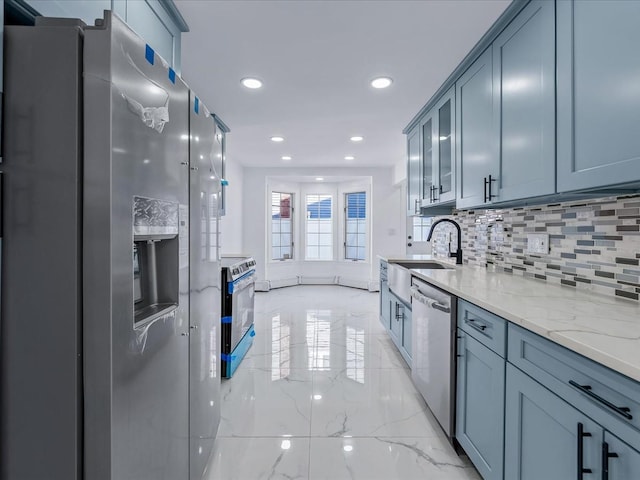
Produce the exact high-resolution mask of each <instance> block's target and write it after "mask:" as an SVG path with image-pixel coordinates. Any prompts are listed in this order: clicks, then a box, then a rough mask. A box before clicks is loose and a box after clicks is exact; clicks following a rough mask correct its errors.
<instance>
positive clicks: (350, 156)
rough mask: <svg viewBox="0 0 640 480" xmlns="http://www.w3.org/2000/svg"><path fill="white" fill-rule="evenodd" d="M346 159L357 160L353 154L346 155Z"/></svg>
mask: <svg viewBox="0 0 640 480" xmlns="http://www.w3.org/2000/svg"><path fill="white" fill-rule="evenodd" d="M344 159H345V160H355V159H356V157H354V156H353V155H347V156H346V157H344Z"/></svg>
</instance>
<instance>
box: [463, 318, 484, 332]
mask: <svg viewBox="0 0 640 480" xmlns="http://www.w3.org/2000/svg"><path fill="white" fill-rule="evenodd" d="M465 323H466V324H467V325H469V326H470V327H473V328H475V329H476V330H478V331H480V332H482V333H485V332H484V331H485V330H486V329H487V326H486V325H485V324H483V323H480V322H478V321H477V320H476V319H475V318H466V319H465Z"/></svg>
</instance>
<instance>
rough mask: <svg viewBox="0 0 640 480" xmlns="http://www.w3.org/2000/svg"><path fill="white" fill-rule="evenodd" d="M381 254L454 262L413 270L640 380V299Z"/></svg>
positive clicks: (477, 303)
mask: <svg viewBox="0 0 640 480" xmlns="http://www.w3.org/2000/svg"><path fill="white" fill-rule="evenodd" d="M415 257H421V258H415ZM380 258H381V259H383V260H387V261H389V262H391V263H393V262H394V261H403V260H404V261H407V260H412V261H416V260H424V261H437V262H438V263H446V264H448V265H451V266H454V267H455V268H453V269H447V270H425V269H422V270H418V269H413V270H412V274H413V275H414V276H417V277H419V278H421V279H423V280H425V281H426V282H428V283H431V284H432V285H434V286H436V287H439V288H441V289H443V290H446V291H448V292H450V293H452V294H453V295H456V296H457V297H459V298H462V299H464V300H467V301H468V302H470V303H473V304H475V305H478V306H479V307H482V308H484V309H485V310H488V311H490V312H492V313H495V314H496V315H499V316H501V317H503V318H505V319H506V320H508V321H510V322H513V323H515V324H517V325H520V326H522V327H523V328H526V329H527V330H530V331H532V332H534V333H537V334H539V335H541V336H543V337H546V338H548V339H550V340H552V341H553V342H555V343H557V344H559V345H562V346H564V347H567V348H568V349H570V350H573V351H574V352H577V353H579V354H581V355H584V356H585V357H587V358H590V359H591V360H594V361H596V362H598V363H601V364H602V365H605V366H607V367H609V368H611V369H613V370H615V371H617V372H620V373H622V374H623V375H626V376H628V377H630V378H632V379H634V380H636V381H638V382H640V304H639V303H636V302H633V301H629V300H624V299H618V298H615V297H608V296H605V295H601V294H596V293H592V292H588V291H584V290H576V289H574V288H570V287H562V286H559V285H553V284H548V283H544V282H542V281H537V280H533V279H529V278H524V277H519V276H516V275H511V274H507V273H502V272H493V271H491V270H488V269H486V268H482V267H474V266H468V265H464V266H455V265H452V264H451V263H450V262H447V261H443V260H442V259H435V258H432V257H431V256H429V255H420V256H417V255H414V256H412V255H407V256H402V255H399V256H388V257H384V256H380Z"/></svg>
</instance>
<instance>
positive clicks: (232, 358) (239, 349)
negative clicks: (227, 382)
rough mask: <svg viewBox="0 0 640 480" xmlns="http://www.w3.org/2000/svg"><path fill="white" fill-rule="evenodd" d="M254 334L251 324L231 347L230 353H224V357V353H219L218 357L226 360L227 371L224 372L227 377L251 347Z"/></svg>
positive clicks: (229, 376)
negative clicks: (233, 346)
mask: <svg viewBox="0 0 640 480" xmlns="http://www.w3.org/2000/svg"><path fill="white" fill-rule="evenodd" d="M255 335H256V332H255V330H254V329H253V325H251V326H250V327H249V330H248V331H247V333H245V334H244V337H242V340H240V341H239V342H238V345H236V348H234V349H233V352H231V354H230V355H226V357H227V358H224V357H225V354H222V355H220V358H222V360H224V361H225V362H227V371H226V372H225V373H226V377H227V378H231V377H232V376H233V374H234V373H235V371H236V369H237V368H238V366H239V365H240V362H241V361H242V359H243V358H244V356H245V355H246V354H247V351H248V350H249V348H251V345H253V337H255Z"/></svg>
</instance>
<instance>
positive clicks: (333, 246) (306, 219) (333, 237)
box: [301, 191, 336, 262]
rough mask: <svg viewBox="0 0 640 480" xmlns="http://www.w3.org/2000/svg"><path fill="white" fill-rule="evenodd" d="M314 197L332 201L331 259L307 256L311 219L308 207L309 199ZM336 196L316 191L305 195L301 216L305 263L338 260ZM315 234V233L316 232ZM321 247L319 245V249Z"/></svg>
mask: <svg viewBox="0 0 640 480" xmlns="http://www.w3.org/2000/svg"><path fill="white" fill-rule="evenodd" d="M312 196H316V197H329V198H330V199H331V234H330V238H331V258H309V257H308V255H307V249H308V248H309V234H310V232H309V220H310V219H309V217H308V213H307V206H308V197H312ZM335 200H336V196H335V193H331V192H326V191H325V192H315V191H307V192H305V193H304V196H303V198H302V204H303V207H302V210H303V215H301V218H303V219H304V261H305V262H334V261H335V260H336V251H335V249H336V225H335V222H336V215H335V211H336V201H335ZM314 233H315V232H314ZM318 236H319V232H318ZM319 246H320V245H318V247H319Z"/></svg>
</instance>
